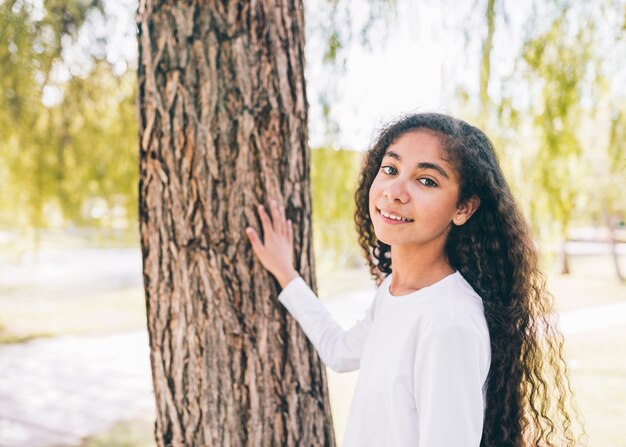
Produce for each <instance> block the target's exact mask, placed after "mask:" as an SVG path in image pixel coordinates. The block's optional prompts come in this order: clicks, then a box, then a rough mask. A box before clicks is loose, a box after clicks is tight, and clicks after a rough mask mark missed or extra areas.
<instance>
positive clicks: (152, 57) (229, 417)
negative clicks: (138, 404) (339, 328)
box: [137, 0, 335, 446]
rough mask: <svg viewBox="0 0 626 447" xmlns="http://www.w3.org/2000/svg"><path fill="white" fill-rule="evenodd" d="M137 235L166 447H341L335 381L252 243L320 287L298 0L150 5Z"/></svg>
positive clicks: (144, 26)
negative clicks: (262, 206) (271, 229)
mask: <svg viewBox="0 0 626 447" xmlns="http://www.w3.org/2000/svg"><path fill="white" fill-rule="evenodd" d="M137 21H138V38H139V69H138V73H139V98H138V111H139V127H140V132H139V133H140V185H139V188H140V203H139V215H140V231H141V246H142V252H143V274H144V286H145V294H146V306H147V312H148V329H149V333H150V348H151V363H152V376H153V381H154V392H155V398H156V403H157V421H156V427H155V431H156V439H157V443H158V445H159V446H165V445H167V446H169V445H172V446H181V445H187V446H202V445H211V446H218V445H224V446H269V445H280V446H283V445H285V446H290V445H296V444H297V445H307V446H309V445H331V446H332V445H334V442H335V441H334V434H333V428H332V420H331V416H330V406H329V400H328V393H327V388H326V374H325V370H324V368H323V366H322V364H321V362H320V360H319V358H318V356H317V354H316V353H315V351H314V349H313V348H312V346H311V345H310V344H309V343H308V341H307V340H306V337H305V336H304V334H303V332H302V331H301V330H300V328H299V326H298V325H297V323H296V322H295V321H294V320H293V318H291V316H289V315H288V314H286V312H285V310H284V309H283V308H282V306H281V305H280V303H278V301H277V300H276V296H277V294H278V292H279V290H278V285H277V283H276V282H275V280H274V279H273V278H272V277H271V276H270V275H269V274H268V273H267V272H266V271H265V270H264V269H263V267H262V266H261V265H260V264H259V263H258V262H257V261H256V260H255V259H254V255H253V252H252V250H251V247H250V246H249V243H248V241H247V238H246V237H245V234H244V228H245V227H246V225H248V224H250V225H253V226H255V227H256V228H258V229H260V228H261V227H260V223H259V221H258V214H257V212H256V204H258V203H264V202H265V203H266V202H267V199H268V198H276V199H277V200H278V202H279V203H282V204H284V205H285V206H286V210H287V215H288V217H289V218H290V219H292V220H293V222H294V233H295V241H294V244H295V247H296V252H295V259H296V268H297V269H298V271H299V272H300V273H301V275H302V276H303V277H304V279H305V280H306V281H307V283H309V284H311V285H312V287H313V289H314V290H315V287H316V285H315V278H314V262H313V252H312V242H311V236H312V230H311V195H310V180H309V164H310V154H309V148H308V145H307V100H306V92H305V81H304V67H303V64H304V18H303V5H302V2H301V0H263V1H251V2H249V1H245V2H240V1H234V0H225V1H221V2H220V1H217V2H216V1H211V2H175V1H171V0H170V1H159V0H141V1H140V5H139V11H138V16H137Z"/></svg>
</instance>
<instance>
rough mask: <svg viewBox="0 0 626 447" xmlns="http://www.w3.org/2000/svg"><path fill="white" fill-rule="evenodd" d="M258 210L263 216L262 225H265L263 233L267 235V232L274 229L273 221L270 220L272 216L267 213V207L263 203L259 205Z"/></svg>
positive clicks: (261, 216)
mask: <svg viewBox="0 0 626 447" xmlns="http://www.w3.org/2000/svg"><path fill="white" fill-rule="evenodd" d="M258 210H259V217H260V218H261V226H262V227H263V234H265V235H266V236H265V237H267V234H268V233H269V232H270V230H272V231H273V228H272V222H271V221H270V217H269V216H268V215H267V212H265V208H264V207H263V205H259V206H258Z"/></svg>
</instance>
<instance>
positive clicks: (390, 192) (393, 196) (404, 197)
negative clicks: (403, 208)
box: [383, 178, 409, 203]
mask: <svg viewBox="0 0 626 447" xmlns="http://www.w3.org/2000/svg"><path fill="white" fill-rule="evenodd" d="M383 195H384V196H385V198H386V199H387V200H389V201H390V202H394V201H399V202H400V203H406V202H408V200H409V192H408V191H407V188H406V182H405V181H404V180H403V179H400V178H395V179H393V180H391V181H390V182H389V183H388V184H387V187H386V188H385V190H384V191H383Z"/></svg>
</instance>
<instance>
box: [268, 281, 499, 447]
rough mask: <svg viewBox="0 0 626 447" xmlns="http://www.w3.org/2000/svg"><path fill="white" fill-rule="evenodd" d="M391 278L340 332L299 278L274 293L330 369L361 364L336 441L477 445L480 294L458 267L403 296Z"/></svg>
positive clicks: (482, 370) (484, 335)
mask: <svg viewBox="0 0 626 447" xmlns="http://www.w3.org/2000/svg"><path fill="white" fill-rule="evenodd" d="M390 283H391V275H389V276H387V278H385V280H384V281H383V282H382V284H381V285H380V287H379V288H378V290H377V292H376V296H375V298H374V301H373V302H372V304H371V306H370V308H369V309H368V310H367V312H366V314H365V316H364V318H363V319H362V320H360V321H359V322H358V323H356V324H355V325H354V326H353V327H351V328H350V329H348V330H347V331H346V330H344V329H343V328H342V327H341V326H339V325H338V324H337V322H336V321H335V320H334V319H333V318H332V316H331V315H330V313H329V312H328V311H327V310H326V308H325V307H324V305H323V304H322V303H321V302H320V301H319V300H318V299H317V297H316V296H315V294H314V293H313V291H312V290H311V289H310V288H309V286H308V285H307V284H306V283H305V281H304V280H303V279H302V278H301V277H297V278H295V279H293V280H292V281H291V282H289V284H287V286H286V287H285V288H284V289H283V290H282V292H281V293H280V295H279V296H278V299H279V301H280V302H281V303H282V304H283V305H284V306H285V307H286V308H287V309H288V310H289V312H290V313H291V315H293V317H294V318H296V320H297V321H298V322H299V324H300V326H301V327H302V329H303V330H304V332H305V334H306V335H307V337H308V338H309V340H310V341H311V342H312V343H313V345H314V346H315V348H316V349H317V352H318V354H319V355H320V357H321V359H322V361H323V362H324V363H325V364H326V365H327V366H328V367H330V368H331V369H333V370H335V371H338V372H343V371H352V370H355V369H359V368H360V371H359V377H358V381H357V385H356V389H355V392H354V397H353V400H352V406H351V408H350V413H349V416H348V423H347V426H346V433H345V436H344V440H343V447H367V446H372V447H374V446H375V447H387V446H390V447H405V446H406V447H409V446H411V447H416V446H419V447H465V446H467V447H478V446H479V445H480V439H481V434H482V426H483V418H484V409H485V396H486V384H487V373H488V372H489V365H490V363H491V347H490V341H489V331H488V329H487V323H486V320H485V315H484V310H483V303H482V300H481V298H480V297H479V296H478V295H477V294H476V292H475V291H474V290H473V289H472V287H471V286H470V285H469V284H468V283H467V281H465V279H464V278H463V276H462V275H461V273H460V272H458V271H457V272H455V273H453V274H451V275H449V276H447V277H445V278H444V279H442V280H440V281H438V282H437V283H435V284H432V285H431V286H428V287H424V288H422V289H420V290H418V291H416V292H413V293H410V294H408V295H402V296H394V295H391V293H390V291H389V284H390Z"/></svg>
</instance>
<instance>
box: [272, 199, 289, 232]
mask: <svg viewBox="0 0 626 447" xmlns="http://www.w3.org/2000/svg"><path fill="white" fill-rule="evenodd" d="M270 210H271V213H272V222H273V223H274V231H276V232H277V233H279V234H281V235H286V234H287V228H286V225H285V219H284V211H282V207H281V208H279V207H278V203H276V200H271V201H270Z"/></svg>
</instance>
